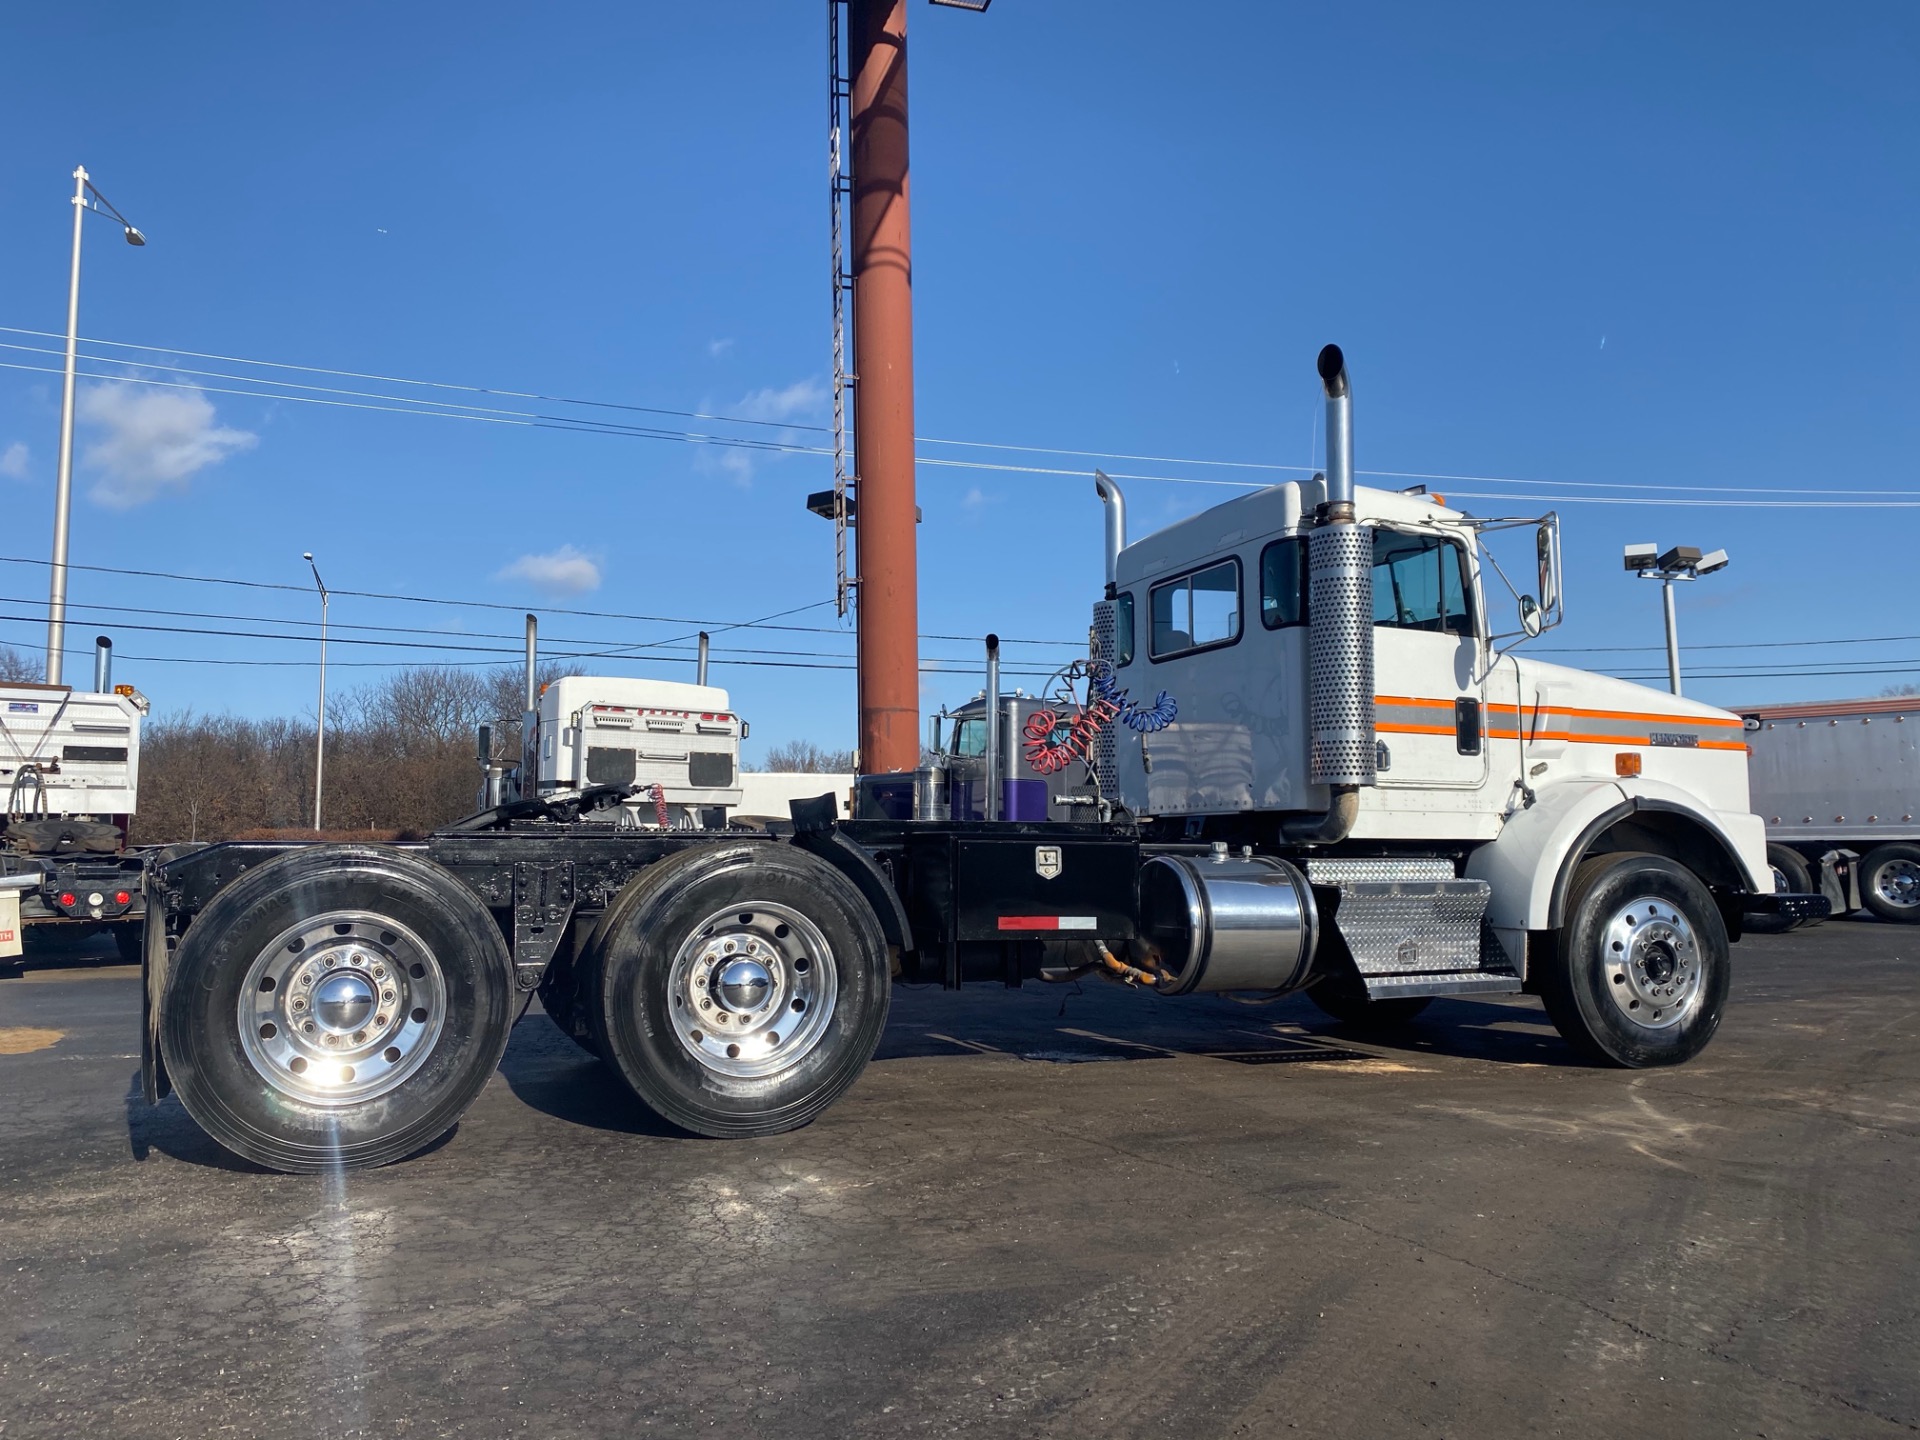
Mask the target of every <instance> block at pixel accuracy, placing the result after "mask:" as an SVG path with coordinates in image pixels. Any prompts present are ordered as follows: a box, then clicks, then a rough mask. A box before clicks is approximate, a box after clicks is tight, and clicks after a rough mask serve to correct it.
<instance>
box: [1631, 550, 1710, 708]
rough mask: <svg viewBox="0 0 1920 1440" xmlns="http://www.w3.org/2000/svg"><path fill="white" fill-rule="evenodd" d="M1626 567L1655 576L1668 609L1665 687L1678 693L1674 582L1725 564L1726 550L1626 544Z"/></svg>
mask: <svg viewBox="0 0 1920 1440" xmlns="http://www.w3.org/2000/svg"><path fill="white" fill-rule="evenodd" d="M1624 558H1625V561H1626V567H1627V569H1629V570H1631V571H1633V572H1634V573H1635V574H1636V575H1638V576H1639V577H1640V578H1641V579H1642V580H1658V581H1659V582H1660V596H1661V599H1662V600H1663V601H1664V602H1665V606H1666V612H1667V688H1668V689H1670V690H1672V691H1673V693H1674V694H1676V695H1678V694H1679V693H1680V632H1679V630H1678V628H1677V626H1676V624H1675V621H1674V616H1673V582H1674V581H1676V580H1698V579H1699V578H1700V577H1701V576H1703V575H1712V574H1714V573H1716V572H1717V571H1721V570H1724V569H1726V568H1727V552H1726V551H1724V550H1715V551H1712V552H1711V553H1709V554H1706V555H1702V554H1701V553H1700V549H1699V547H1698V546H1696V545H1675V546H1674V547H1673V548H1671V549H1669V550H1662V549H1661V548H1660V547H1659V546H1658V545H1629V546H1627V548H1626V551H1625V555H1624Z"/></svg>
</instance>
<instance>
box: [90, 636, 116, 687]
mask: <svg viewBox="0 0 1920 1440" xmlns="http://www.w3.org/2000/svg"><path fill="white" fill-rule="evenodd" d="M112 691H113V641H112V639H111V638H110V637H108V636H105V635H96V636H94V637H93V693H94V694H96V695H108V694H111V693H112Z"/></svg>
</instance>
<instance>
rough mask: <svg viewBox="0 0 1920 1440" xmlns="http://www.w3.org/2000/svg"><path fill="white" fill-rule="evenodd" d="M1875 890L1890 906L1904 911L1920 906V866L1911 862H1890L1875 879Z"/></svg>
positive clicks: (1883, 866)
mask: <svg viewBox="0 0 1920 1440" xmlns="http://www.w3.org/2000/svg"><path fill="white" fill-rule="evenodd" d="M1873 888H1874V889H1876V890H1878V891H1879V892H1880V898H1881V899H1882V900H1885V901H1886V902H1887V903H1888V904H1889V905H1898V906H1899V907H1900V908H1901V909H1903V910H1904V909H1911V908H1912V907H1913V906H1915V905H1920V865H1915V864H1914V863H1913V862H1912V861H1911V860H1889V861H1888V862H1887V863H1886V864H1884V865H1882V866H1881V867H1880V873H1879V874H1877V875H1875V876H1874V877H1873Z"/></svg>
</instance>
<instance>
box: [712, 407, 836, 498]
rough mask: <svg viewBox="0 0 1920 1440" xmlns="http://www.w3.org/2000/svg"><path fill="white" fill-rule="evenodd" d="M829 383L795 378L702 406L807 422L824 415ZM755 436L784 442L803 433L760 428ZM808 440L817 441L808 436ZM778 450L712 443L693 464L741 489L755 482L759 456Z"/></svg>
mask: <svg viewBox="0 0 1920 1440" xmlns="http://www.w3.org/2000/svg"><path fill="white" fill-rule="evenodd" d="M827 397H828V391H827V387H826V386H825V385H823V384H821V383H820V382H819V381H818V380H796V381H794V382H793V384H791V385H786V386H782V387H780V388H778V389H775V388H773V387H771V386H769V387H768V388H766V389H763V390H755V391H753V392H752V393H751V394H749V395H742V396H741V397H740V398H739V399H738V400H736V401H735V402H734V403H733V404H731V405H727V406H724V407H713V406H702V407H701V408H702V409H713V408H721V409H723V411H724V413H725V414H728V415H733V416H737V417H739V418H740V419H742V420H767V421H772V422H774V423H775V424H785V423H787V422H789V421H792V422H795V423H804V422H808V421H810V420H812V419H814V418H815V417H819V416H820V415H821V412H822V409H823V407H824V406H825V405H826V403H827ZM755 438H757V439H761V440H765V441H769V442H772V443H776V444H778V443H781V442H783V441H791V442H799V441H801V440H802V439H803V438H804V437H802V436H800V435H798V434H791V433H789V434H781V433H779V432H769V431H766V430H762V431H760V433H759V435H758V436H756V437H755ZM806 443H809V444H812V443H815V442H814V440H813V439H811V438H809V439H806ZM777 454H779V452H778V451H767V450H754V449H745V448H736V447H734V446H730V445H709V446H706V447H704V448H703V449H702V450H701V451H700V452H699V454H698V455H696V456H695V457H694V466H695V468H696V469H698V470H699V471H700V472H701V473H702V474H706V475H719V476H722V477H724V478H726V479H728V480H731V481H732V482H733V483H734V484H735V485H738V486H739V487H740V488H741V489H743V490H744V489H746V488H748V487H749V486H750V485H752V484H753V475H754V470H755V469H756V467H757V464H758V462H759V461H760V460H762V459H766V458H769V457H770V456H774V455H777Z"/></svg>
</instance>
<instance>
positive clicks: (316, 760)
mask: <svg viewBox="0 0 1920 1440" xmlns="http://www.w3.org/2000/svg"><path fill="white" fill-rule="evenodd" d="M300 558H301V559H302V560H304V561H306V562H307V568H308V569H310V570H312V571H313V583H314V586H315V588H316V589H318V590H319V592H320V712H319V718H320V725H319V728H318V730H316V731H315V733H314V741H313V828H314V832H315V833H316V834H317V833H319V830H320V797H321V795H322V793H323V792H324V790H325V786H326V782H327V582H326V581H324V580H322V579H321V578H320V567H319V566H318V565H316V564H314V563H313V552H312V551H311V550H309V551H307V552H306V553H304V554H303V555H301V557H300Z"/></svg>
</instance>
